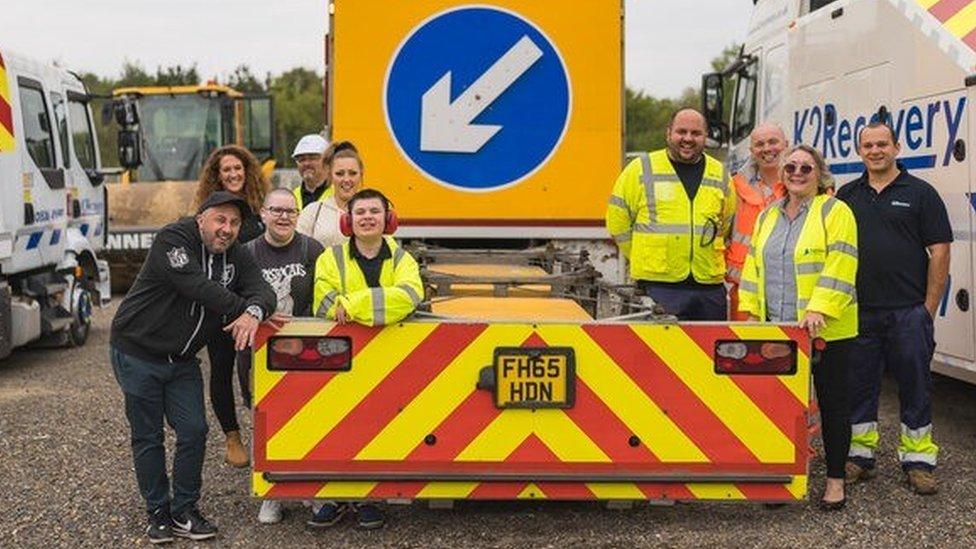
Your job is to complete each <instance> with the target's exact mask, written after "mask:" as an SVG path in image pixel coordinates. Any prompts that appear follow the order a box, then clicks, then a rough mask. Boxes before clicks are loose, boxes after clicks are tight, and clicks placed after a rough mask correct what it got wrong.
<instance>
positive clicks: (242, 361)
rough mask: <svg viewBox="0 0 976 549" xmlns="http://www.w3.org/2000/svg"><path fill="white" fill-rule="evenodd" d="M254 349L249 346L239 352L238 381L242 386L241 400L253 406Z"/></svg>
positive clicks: (248, 405)
mask: <svg viewBox="0 0 976 549" xmlns="http://www.w3.org/2000/svg"><path fill="white" fill-rule="evenodd" d="M252 352H253V351H252V349H250V348H247V349H244V350H243V351H240V352H239V353H237V381H238V383H240V386H241V400H243V401H244V404H245V405H246V406H247V407H248V408H250V407H251V353H252Z"/></svg>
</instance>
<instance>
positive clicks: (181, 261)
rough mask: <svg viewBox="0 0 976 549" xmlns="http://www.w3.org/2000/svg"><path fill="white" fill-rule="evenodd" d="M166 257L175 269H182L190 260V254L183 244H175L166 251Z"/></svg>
mask: <svg viewBox="0 0 976 549" xmlns="http://www.w3.org/2000/svg"><path fill="white" fill-rule="evenodd" d="M166 257H167V259H169V266H170V267H172V268H174V269H182V268H183V267H186V265H187V264H188V263H189V262H190V255H189V254H187V253H186V249H185V248H183V246H173V247H172V248H170V250H169V251H168V252H166Z"/></svg>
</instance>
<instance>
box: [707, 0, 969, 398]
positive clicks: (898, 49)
mask: <svg viewBox="0 0 976 549" xmlns="http://www.w3.org/2000/svg"><path fill="white" fill-rule="evenodd" d="M974 7H976V2H948V3H947V2H923V1H918V2H913V1H908V2H904V1H895V0H833V1H827V0H788V1H787V0H758V2H757V3H756V5H755V8H754V13H753V17H752V22H751V24H750V30H749V33H748V36H747V38H746V41H745V42H744V44H743V47H742V52H741V54H740V56H739V59H738V60H737V62H736V63H734V64H733V65H732V66H731V67H730V69H729V70H727V71H725V72H724V73H712V74H706V75H705V76H704V77H703V90H702V92H703V97H704V98H705V100H704V110H705V112H706V117H707V118H708V119H709V122H710V125H711V126H712V130H711V137H712V138H713V139H714V141H715V143H716V144H720V145H723V146H727V147H728V151H729V154H728V159H729V160H728V161H729V164H730V167H731V169H732V170H735V169H737V168H738V167H740V166H741V165H742V163H743V162H745V160H746V159H747V158H748V155H749V133H750V132H751V130H752V128H753V127H755V124H756V123H757V122H763V121H773V122H776V123H778V124H780V126H782V128H783V129H784V131H785V132H786V137H787V139H788V140H789V141H790V142H791V143H806V144H808V145H811V146H813V147H814V148H816V149H818V150H819V151H820V152H821V153H822V154H823V156H824V159H825V160H826V162H827V164H828V166H829V167H830V171H831V173H832V174H833V175H834V178H835V180H836V182H837V185H843V184H845V183H847V182H849V181H851V180H852V179H854V178H856V177H858V176H859V175H860V174H861V173H863V171H864V166H863V164H862V163H861V161H860V157H859V156H858V153H857V139H858V134H859V132H860V129H861V128H862V127H864V126H865V125H866V124H868V123H870V122H873V121H876V120H879V119H884V120H887V121H888V122H889V124H890V125H891V127H892V129H893V130H894V132H895V134H896V137H897V140H898V141H899V142H900V144H901V153H900V155H899V161H900V162H901V163H902V165H903V166H905V167H906V168H907V169H909V170H911V171H912V173H913V174H914V175H917V176H918V177H921V178H922V179H924V180H926V181H928V182H929V183H930V184H932V185H933V186H934V187H935V188H936V190H938V191H939V194H940V195H941V197H942V199H943V202H944V203H945V205H946V208H947V210H948V213H949V220H950V223H951V224H952V227H953V233H954V239H955V241H954V242H953V243H952V245H951V257H952V261H951V266H950V273H949V274H950V278H949V283H948V288H947V291H946V293H945V295H944V296H943V300H942V304H941V306H940V307H939V310H938V314H937V318H936V319H935V326H936V330H935V338H936V343H937V345H936V353H935V359H934V361H933V364H932V368H933V370H934V371H937V372H940V373H943V374H946V375H950V376H952V377H956V378H959V379H963V380H967V381H969V382H971V383H976V323H974V319H976V316H974V315H976V311H974V310H973V308H972V306H971V295H972V291H973V286H974V273H973V270H972V265H971V263H972V257H973V253H974V250H973V240H972V229H971V227H972V224H973V222H974V213H976V209H974V202H973V201H972V196H974V194H973V192H974V190H976V189H974V188H973V184H972V183H971V179H972V176H971V172H972V167H971V164H972V158H971V156H970V155H968V154H967V147H966V145H967V143H966V142H967V141H968V140H970V139H972V138H973V136H972V135H971V134H972V131H973V129H972V127H971V125H970V124H969V122H968V120H969V118H970V116H969V113H970V112H971V109H972V93H973V92H972V90H973V86H974V85H976V78H973V76H972V71H973V67H976V33H974V32H973V30H974V28H973V27H974V25H973V24H972V23H971V21H970V19H968V18H967V16H966V14H967V13H971V10H972V9H973V8H974ZM838 52H844V53H843V55H838ZM923 60H924V62H923Z"/></svg>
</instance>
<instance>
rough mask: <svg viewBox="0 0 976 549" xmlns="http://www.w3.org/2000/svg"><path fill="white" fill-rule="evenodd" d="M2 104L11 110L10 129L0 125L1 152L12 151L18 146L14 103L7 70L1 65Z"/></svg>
mask: <svg viewBox="0 0 976 549" xmlns="http://www.w3.org/2000/svg"><path fill="white" fill-rule="evenodd" d="M0 60H2V58H0ZM0 102H3V103H6V108H9V109H10V110H11V118H10V127H7V125H6V124H0V151H12V150H14V148H15V147H16V146H17V142H16V141H15V140H14V127H13V102H12V101H11V100H10V85H9V84H8V83H7V69H6V68H4V66H3V64H0Z"/></svg>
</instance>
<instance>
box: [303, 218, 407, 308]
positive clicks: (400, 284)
mask: <svg viewBox="0 0 976 549" xmlns="http://www.w3.org/2000/svg"><path fill="white" fill-rule="evenodd" d="M384 238H385V239H386V244H387V245H388V246H389V247H390V252H391V255H392V257H390V258H388V259H386V260H384V261H383V265H382V267H381V268H380V287H379V288H370V287H369V286H367V285H366V277H365V276H364V275H363V271H362V270H361V269H360V268H359V264H358V263H356V260H355V259H354V258H353V257H351V256H350V255H349V247H350V246H351V245H352V244H351V243H350V242H346V243H345V244H342V245H338V246H332V247H331V248H329V249H327V250H325V251H324V252H322V255H320V256H319V258H318V260H317V261H316V262H315V289H314V292H313V296H312V310H313V311H315V316H318V317H322V318H328V319H330V320H334V319H335V317H336V316H335V311H336V305H340V304H341V305H342V308H343V309H345V310H346V318H348V319H349V320H351V321H354V322H358V323H360V324H365V325H367V326H381V325H384V324H393V323H396V322H400V321H401V320H403V319H404V318H406V317H407V315H409V314H410V313H412V312H413V311H414V309H416V308H417V305H419V304H420V302H421V301H422V300H423V295H424V285H423V283H422V282H421V281H420V268H419V267H418V266H417V261H416V260H415V259H414V258H413V257H412V256H411V255H410V254H409V253H407V252H406V250H404V249H403V248H401V247H399V246H398V245H397V244H396V242H395V241H394V240H393V238H392V237H384Z"/></svg>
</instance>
